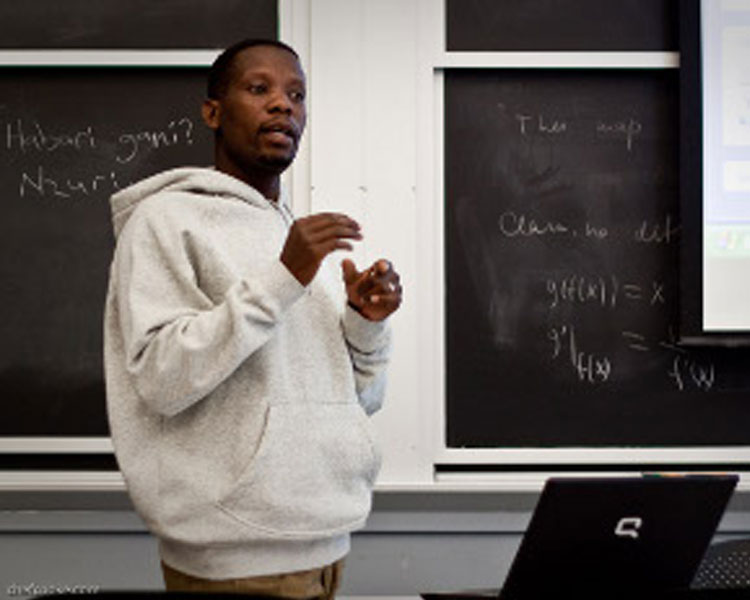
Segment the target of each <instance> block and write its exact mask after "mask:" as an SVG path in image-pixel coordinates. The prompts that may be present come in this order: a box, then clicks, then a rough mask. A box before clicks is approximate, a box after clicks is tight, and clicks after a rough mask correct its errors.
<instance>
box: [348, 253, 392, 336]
mask: <svg viewBox="0 0 750 600" xmlns="http://www.w3.org/2000/svg"><path fill="white" fill-rule="evenodd" d="M341 268H342V270H343V273H344V285H346V295H347V298H348V299H349V304H350V305H351V306H352V308H354V310H356V311H358V312H359V313H360V314H361V315H362V316H363V317H365V318H366V319H369V320H370V321H382V320H383V319H385V318H386V317H388V316H389V315H390V314H391V313H393V312H394V311H395V310H396V309H397V308H398V307H399V306H400V305H401V294H402V290H401V280H400V278H399V276H398V273H396V271H394V270H393V265H392V264H391V262H390V261H388V260H385V259H384V258H381V259H380V260H377V261H375V262H374V263H373V265H372V266H371V267H370V268H369V269H366V270H364V271H357V267H355V266H354V263H353V262H352V261H351V260H349V259H345V260H344V261H342V263H341Z"/></svg>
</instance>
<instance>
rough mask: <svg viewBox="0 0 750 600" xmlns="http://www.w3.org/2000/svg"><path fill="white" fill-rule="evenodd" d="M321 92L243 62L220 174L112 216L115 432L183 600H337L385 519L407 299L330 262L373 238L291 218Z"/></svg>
mask: <svg viewBox="0 0 750 600" xmlns="http://www.w3.org/2000/svg"><path fill="white" fill-rule="evenodd" d="M305 90H306V84H305V75H304V73H303V70H302V68H301V66H300V62H299V59H298V57H297V55H296V54H295V52H294V51H293V50H292V49H291V48H289V47H288V46H286V45H284V44H281V43H278V42H272V41H252V40H248V41H244V42H240V43H239V44H236V45H234V46H232V47H230V48H228V49H227V50H226V51H224V52H223V53H222V54H221V55H220V56H219V58H217V60H216V61H215V63H214V65H213V66H212V69H211V72H210V74H209V81H208V99H207V100H206V101H205V102H204V104H203V107H202V115H203V119H204V121H205V123H206V124H207V125H208V127H210V128H211V129H212V130H213V131H214V134H215V153H214V168H213V169H210V168H187V167H186V168H181V169H174V170H171V171H167V172H164V173H160V174H158V175H155V176H153V177H151V178H149V179H146V180H144V181H142V182H139V183H137V184H135V185H134V186H131V187H130V188H128V189H126V190H123V191H121V192H119V193H118V194H116V195H115V196H113V198H112V212H113V223H114V228H115V233H116V236H117V248H116V251H115V256H114V259H113V262H112V268H111V274H110V286H109V292H108V297H107V306H106V316H105V367H106V381H107V403H108V414H109V420H110V427H111V431H112V439H113V444H114V447H115V452H116V456H117V459H118V463H119V465H120V468H121V470H122V473H123V475H124V477H125V480H126V483H127V485H128V490H129V492H130V495H131V498H132V499H133V503H134V505H135V507H136V509H137V510H138V512H139V514H140V515H141V516H142V518H143V519H144V521H145V522H146V524H147V525H148V526H149V528H150V529H151V531H152V532H153V533H154V534H155V535H156V537H157V538H158V540H159V551H160V556H161V560H162V570H163V573H164V579H165V582H166V585H167V589H168V590H187V591H214V592H221V591H236V592H243V593H248V594H256V595H265V596H275V597H288V598H314V597H317V598H330V597H332V596H333V594H334V593H335V589H336V587H337V585H338V581H339V578H340V573H341V568H342V561H343V557H344V556H345V555H346V554H347V552H348V550H349V543H350V532H351V531H353V530H355V529H357V528H359V527H361V526H362V525H363V523H364V521H365V519H366V518H367V515H368V513H369V509H370V501H371V491H372V485H373V483H374V481H375V478H376V476H377V472H378V469H379V464H380V458H379V453H378V450H377V448H376V447H375V445H374V443H373V439H372V435H371V431H370V424H369V421H368V416H369V415H370V414H372V413H373V412H375V411H376V410H378V409H379V408H380V406H381V404H382V400H383V394H384V385H385V369H386V365H387V360H388V355H389V348H390V333H389V327H388V317H389V316H390V315H391V314H392V313H393V312H394V311H395V310H396V309H397V308H398V307H399V305H400V304H401V294H402V290H401V285H400V281H399V277H398V275H397V273H396V272H395V271H394V269H393V267H392V266H391V263H390V262H389V261H387V260H385V259H381V260H378V261H376V262H375V263H374V264H373V265H372V266H370V267H369V268H367V269H365V270H363V271H358V270H357V268H356V267H355V265H354V263H353V262H352V261H351V260H344V261H343V262H342V263H341V267H340V268H334V267H335V265H331V261H330V260H326V258H327V257H329V255H330V254H331V253H333V252H335V251H337V250H350V249H351V248H352V243H353V242H355V241H357V240H360V239H362V233H361V230H360V226H359V224H357V223H356V222H355V221H354V220H352V219H351V218H349V217H347V216H346V215H343V214H336V213H324V214H314V215H312V216H308V217H304V218H300V219H296V220H295V219H294V217H293V216H292V215H291V213H290V211H289V209H288V207H287V206H286V203H285V202H284V200H283V197H282V193H281V189H280V175H281V173H282V172H283V171H284V170H285V169H286V168H287V167H288V166H289V165H290V164H291V163H292V161H293V160H294V157H295V155H296V153H297V148H298V145H299V142H300V138H301V136H302V133H303V131H304V128H305V122H306V119H307V113H306V106H305ZM337 271H338V272H337Z"/></svg>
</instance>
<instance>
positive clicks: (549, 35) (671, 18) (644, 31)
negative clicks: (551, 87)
mask: <svg viewBox="0 0 750 600" xmlns="http://www.w3.org/2000/svg"><path fill="white" fill-rule="evenodd" d="M445 1H446V6H445V13H446V14H445V21H446V48H447V50H449V51H457V52H463V51H485V52H486V51H500V50H513V51H537V52H538V51H571V50H587V51H594V50H599V51H602V50H604V51H623V50H637V51H656V50H676V49H677V38H678V21H677V3H678V0H618V1H617V2H602V0H502V1H498V0H445Z"/></svg>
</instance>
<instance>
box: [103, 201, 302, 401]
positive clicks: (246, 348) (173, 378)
mask: <svg viewBox="0 0 750 600" xmlns="http://www.w3.org/2000/svg"><path fill="white" fill-rule="evenodd" d="M112 277H113V278H114V282H113V284H114V291H115V302H116V305H117V310H118V314H119V323H120V329H121V334H122V341H123V346H124V348H125V354H126V356H125V360H126V367H127V371H128V373H129V374H130V376H131V377H132V378H133V381H134V384H135V387H136V390H137V391H138V394H139V395H140V397H141V398H142V399H143V400H144V401H145V402H146V403H147V404H148V405H149V406H151V408H152V409H153V410H155V411H156V412H158V413H160V414H164V415H167V416H171V415H175V414H177V413H179V412H181V411H183V410H185V409H186V408H188V407H189V406H191V405H192V404H194V403H195V402H197V401H198V400H200V399H201V398H204V397H205V396H207V395H208V394H209V393H210V392H211V391H213V390H214V389H215V388H216V387H217V386H218V385H219V384H221V383H222V382H223V381H224V380H225V379H227V378H228V377H229V376H230V375H231V374H232V373H233V372H234V371H235V369H237V367H238V366H239V365H240V364H241V363H242V362H243V361H244V360H245V359H247V357H248V356H250V355H251V354H252V353H253V352H255V351H256V350H257V349H258V348H260V347H261V346H262V345H263V344H264V343H265V342H266V341H267V340H268V339H269V338H270V337H271V335H272V333H273V331H274V328H275V326H276V324H277V323H278V322H279V319H280V318H281V316H282V314H283V313H284V312H285V310H286V309H287V308H288V307H289V306H291V305H292V304H293V303H294V302H295V301H296V300H297V299H298V298H299V297H300V296H301V295H302V294H303V293H304V287H303V286H302V285H301V284H300V283H299V282H298V281H297V280H296V279H295V278H294V276H293V275H292V274H291V273H290V272H289V271H288V270H287V269H286V267H284V265H283V264H282V263H281V262H280V260H276V261H271V262H270V264H269V265H268V266H267V268H266V269H265V270H264V271H261V272H260V273H256V274H255V275H254V276H253V277H252V278H242V279H238V280H237V281H236V282H235V283H234V284H232V285H231V286H230V287H229V288H228V289H227V291H226V294H225V296H224V298H223V300H222V301H221V302H220V303H215V302H212V301H211V300H210V299H209V298H208V297H207V295H206V294H205V293H204V292H203V291H202V290H201V289H200V287H199V285H198V282H197V277H196V274H195V269H194V266H193V265H192V262H191V251H190V248H189V244H188V243H187V241H186V238H185V236H184V235H180V234H179V233H176V232H175V231H174V228H172V230H171V231H170V228H169V224H166V226H165V224H163V223H161V222H160V223H159V226H158V227H157V226H155V225H153V224H151V223H150V222H149V221H148V219H146V218H138V216H137V215H133V217H131V222H129V223H128V225H127V227H126V228H125V229H124V230H123V231H122V234H121V236H120V240H119V243H118V248H117V252H116V253H115V259H114V263H113V272H112Z"/></svg>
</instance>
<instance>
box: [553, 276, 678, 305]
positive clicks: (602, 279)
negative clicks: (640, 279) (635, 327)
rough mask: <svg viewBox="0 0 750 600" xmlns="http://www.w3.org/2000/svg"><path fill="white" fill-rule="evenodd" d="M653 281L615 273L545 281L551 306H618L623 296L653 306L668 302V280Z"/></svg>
mask: <svg viewBox="0 0 750 600" xmlns="http://www.w3.org/2000/svg"><path fill="white" fill-rule="evenodd" d="M650 284H651V285H650V286H648V285H647V286H643V285H641V284H639V283H632V282H626V283H621V282H620V280H619V279H618V278H617V277H616V276H615V275H606V276H587V275H567V276H565V277H562V278H558V279H555V278H548V279H547V281H546V283H545V285H546V289H547V293H548V295H549V299H550V305H549V307H550V308H556V307H557V306H558V305H560V304H561V303H563V302H567V303H573V304H581V305H582V304H592V303H593V304H597V305H599V306H602V307H604V308H615V307H616V306H617V304H618V301H619V300H620V298H623V299H624V300H631V301H635V302H645V303H648V304H650V305H652V306H653V305H655V304H664V303H665V302H666V299H665V290H664V287H665V285H664V282H662V281H651V282H650Z"/></svg>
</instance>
